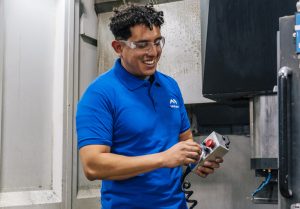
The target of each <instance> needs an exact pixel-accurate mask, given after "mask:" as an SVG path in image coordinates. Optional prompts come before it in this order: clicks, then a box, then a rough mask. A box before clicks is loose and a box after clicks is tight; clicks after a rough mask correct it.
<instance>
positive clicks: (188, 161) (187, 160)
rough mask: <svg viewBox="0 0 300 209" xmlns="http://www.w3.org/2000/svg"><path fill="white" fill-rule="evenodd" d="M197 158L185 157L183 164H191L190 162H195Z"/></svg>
mask: <svg viewBox="0 0 300 209" xmlns="http://www.w3.org/2000/svg"><path fill="white" fill-rule="evenodd" d="M197 161H198V160H197V159H194V158H186V159H185V160H184V165H188V164H191V163H196V162H197Z"/></svg>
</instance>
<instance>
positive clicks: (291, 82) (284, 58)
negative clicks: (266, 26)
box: [278, 16, 300, 209]
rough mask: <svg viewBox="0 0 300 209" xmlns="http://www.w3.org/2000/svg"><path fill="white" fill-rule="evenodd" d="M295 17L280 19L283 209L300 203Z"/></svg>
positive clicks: (299, 103)
mask: <svg viewBox="0 0 300 209" xmlns="http://www.w3.org/2000/svg"><path fill="white" fill-rule="evenodd" d="M294 29H295V18H294V16H287V17H282V18H280V23H279V30H280V34H279V36H280V43H279V48H280V58H279V59H280V69H279V72H278V95H279V98H278V99H279V100H278V102H279V128H278V129H279V191H280V193H279V196H280V201H279V202H280V209H290V208H295V207H294V206H295V205H297V203H300V180H299V176H300V152H299V148H300V132H299V128H300V83H299V79H300V71H299V61H300V60H299V58H298V55H297V54H296V44H295V39H294V38H293V33H294V32H295V31H294Z"/></svg>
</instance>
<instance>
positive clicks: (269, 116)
mask: <svg viewBox="0 0 300 209" xmlns="http://www.w3.org/2000/svg"><path fill="white" fill-rule="evenodd" d="M250 109H251V112H250V115H251V116H250V120H251V121H250V124H251V126H250V127H251V132H252V133H251V147H252V148H251V150H252V155H251V157H252V158H278V132H277V131H276V130H277V126H278V106H277V95H268V96H257V97H254V98H253V99H252V100H251V103H250Z"/></svg>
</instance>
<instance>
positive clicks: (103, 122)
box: [76, 85, 113, 149]
mask: <svg viewBox="0 0 300 209" xmlns="http://www.w3.org/2000/svg"><path fill="white" fill-rule="evenodd" d="M111 104H112V103H111V101H110V100H109V97H108V95H107V94H105V93H104V90H101V89H100V90H99V89H96V88H95V87H94V86H93V85H92V86H90V87H89V88H88V89H87V91H86V92H85V93H84V95H83V96H82V98H81V100H80V101H79V103H78V105H77V114H76V129H77V139H78V149H80V148H81V147H83V146H86V145H107V146H111V145H112V135H113V116H112V105H111Z"/></svg>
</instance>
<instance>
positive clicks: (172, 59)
mask: <svg viewBox="0 0 300 209" xmlns="http://www.w3.org/2000/svg"><path fill="white" fill-rule="evenodd" d="M206 6H207V5H206ZM155 7H156V8H157V9H158V10H162V11H163V12H164V16H165V25H163V26H162V35H163V36H165V37H166V44H165V47H164V49H163V53H162V56H161V59H160V62H159V65H158V69H159V70H161V71H162V72H163V73H166V74H168V75H170V76H172V77H173V78H175V79H176V80H177V82H178V84H179V86H180V88H181V90H182V95H183V98H184V100H185V103H206V102H212V101H211V100H208V99H206V98H204V97H203V96H202V70H201V69H202V64H201V62H202V60H201V29H200V28H201V21H200V12H201V10H200V1H199V0H184V1H176V2H171V3H165V4H158V5H156V6H155ZM203 8H205V4H204V6H203ZM111 15H112V13H111V12H107V13H100V14H99V15H98V19H99V26H98V57H99V73H103V72H105V71H106V70H108V69H110V68H111V66H112V65H113V62H114V59H115V58H116V54H115V53H114V51H113V49H112V47H111V41H112V40H113V36H112V35H111V32H110V31H109V28H108V24H109V17H110V16H111Z"/></svg>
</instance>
